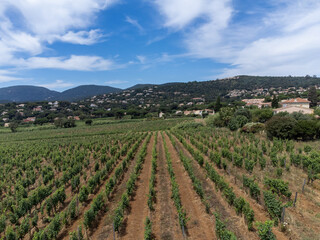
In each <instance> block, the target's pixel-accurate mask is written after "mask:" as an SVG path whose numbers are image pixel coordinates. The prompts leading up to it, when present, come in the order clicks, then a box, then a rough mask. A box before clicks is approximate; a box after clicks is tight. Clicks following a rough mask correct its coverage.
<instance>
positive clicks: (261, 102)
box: [242, 98, 271, 108]
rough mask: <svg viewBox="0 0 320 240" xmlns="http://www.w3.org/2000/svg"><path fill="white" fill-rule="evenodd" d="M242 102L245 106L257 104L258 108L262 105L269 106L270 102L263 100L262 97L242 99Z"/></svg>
mask: <svg viewBox="0 0 320 240" xmlns="http://www.w3.org/2000/svg"><path fill="white" fill-rule="evenodd" d="M242 102H245V103H246V106H248V107H250V106H257V107H258V108H262V107H271V103H270V102H264V98H255V99H243V100H242Z"/></svg>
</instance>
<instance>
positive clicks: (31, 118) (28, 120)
mask: <svg viewBox="0 0 320 240" xmlns="http://www.w3.org/2000/svg"><path fill="white" fill-rule="evenodd" d="M35 120H36V118H35V117H28V118H26V119H23V122H25V123H27V122H34V121H35Z"/></svg>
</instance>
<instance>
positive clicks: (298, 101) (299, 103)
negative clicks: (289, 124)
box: [281, 98, 310, 108]
mask: <svg viewBox="0 0 320 240" xmlns="http://www.w3.org/2000/svg"><path fill="white" fill-rule="evenodd" d="M281 105H282V107H289V106H291V107H302V108H310V101H309V100H308V99H306V98H291V99H288V100H282V101H281Z"/></svg>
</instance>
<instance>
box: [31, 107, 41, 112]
mask: <svg viewBox="0 0 320 240" xmlns="http://www.w3.org/2000/svg"><path fill="white" fill-rule="evenodd" d="M32 111H34V112H42V106H38V107H35V108H33V109H32Z"/></svg>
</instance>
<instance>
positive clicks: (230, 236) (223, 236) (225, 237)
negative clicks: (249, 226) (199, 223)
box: [215, 214, 237, 240]
mask: <svg viewBox="0 0 320 240" xmlns="http://www.w3.org/2000/svg"><path fill="white" fill-rule="evenodd" d="M215 218H216V234H217V237H218V239H220V240H237V237H236V235H235V234H234V233H233V232H231V231H229V230H227V228H226V225H225V223H224V222H222V221H221V220H220V216H219V215H218V214H215Z"/></svg>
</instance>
